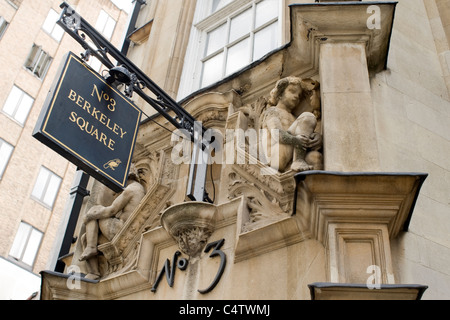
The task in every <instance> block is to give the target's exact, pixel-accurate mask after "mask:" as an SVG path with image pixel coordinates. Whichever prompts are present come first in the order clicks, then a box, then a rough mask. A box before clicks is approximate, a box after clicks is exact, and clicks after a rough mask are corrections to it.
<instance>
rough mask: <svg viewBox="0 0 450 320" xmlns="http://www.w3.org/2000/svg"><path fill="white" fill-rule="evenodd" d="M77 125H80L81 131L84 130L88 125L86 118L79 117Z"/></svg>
mask: <svg viewBox="0 0 450 320" xmlns="http://www.w3.org/2000/svg"><path fill="white" fill-rule="evenodd" d="M80 120H81V121H80ZM77 126H78V127H80V130H81V131H84V128H85V127H86V120H84V119H83V118H82V117H78V119H77Z"/></svg>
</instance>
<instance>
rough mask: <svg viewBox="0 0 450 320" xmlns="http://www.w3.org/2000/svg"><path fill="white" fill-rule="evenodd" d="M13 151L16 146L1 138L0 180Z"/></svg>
mask: <svg viewBox="0 0 450 320" xmlns="http://www.w3.org/2000/svg"><path fill="white" fill-rule="evenodd" d="M13 152H14V146H13V145H11V144H9V143H8V142H6V141H5V140H3V139H1V138H0V180H2V177H3V174H4V173H5V170H6V167H7V166H8V163H9V160H10V159H11V156H12V154H13Z"/></svg>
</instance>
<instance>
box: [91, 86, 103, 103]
mask: <svg viewBox="0 0 450 320" xmlns="http://www.w3.org/2000/svg"><path fill="white" fill-rule="evenodd" d="M94 92H97V98H98V102H101V101H102V95H101V94H100V93H99V92H98V89H97V86H96V85H95V84H94V88H93V89H92V93H91V96H92V97H93V96H94ZM102 94H103V91H102Z"/></svg>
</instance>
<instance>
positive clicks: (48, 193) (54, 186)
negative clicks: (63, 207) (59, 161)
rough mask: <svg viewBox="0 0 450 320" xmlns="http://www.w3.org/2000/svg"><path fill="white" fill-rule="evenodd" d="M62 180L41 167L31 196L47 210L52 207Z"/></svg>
mask: <svg viewBox="0 0 450 320" xmlns="http://www.w3.org/2000/svg"><path fill="white" fill-rule="evenodd" d="M61 181H62V179H61V178H60V177H59V176H58V175H56V174H54V173H53V172H51V171H50V170H48V169H46V168H44V167H41V170H40V171H39V175H38V177H37V180H36V183H35V185H34V188H33V191H32V193H31V196H32V198H33V199H35V200H37V201H39V202H41V203H42V204H44V205H45V206H47V207H48V208H50V209H51V208H52V207H53V203H54V202H55V199H56V196H57V194H58V191H59V187H60V185H61Z"/></svg>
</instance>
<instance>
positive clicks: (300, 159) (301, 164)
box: [289, 112, 317, 171]
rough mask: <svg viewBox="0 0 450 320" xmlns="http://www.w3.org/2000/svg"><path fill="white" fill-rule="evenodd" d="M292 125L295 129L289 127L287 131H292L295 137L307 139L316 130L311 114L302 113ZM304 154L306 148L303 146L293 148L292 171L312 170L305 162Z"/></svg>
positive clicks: (313, 117) (315, 121)
mask: <svg viewBox="0 0 450 320" xmlns="http://www.w3.org/2000/svg"><path fill="white" fill-rule="evenodd" d="M294 124H295V128H292V127H291V128H290V129H289V130H291V129H292V131H293V133H294V134H295V135H296V136H304V137H308V138H309V137H310V136H311V135H312V133H313V132H314V129H315V128H316V125H317V120H316V117H315V116H314V115H313V114H312V113H310V112H304V113H302V114H301V115H300V116H299V117H298V118H297V120H295V122H294ZM294 124H293V125H294ZM306 153H307V147H305V146H303V147H302V146H296V147H295V151H294V159H293V162H292V165H291V169H292V170H293V171H306V170H312V169H313V166H311V165H309V164H308V163H307V162H306V160H305V158H306Z"/></svg>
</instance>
